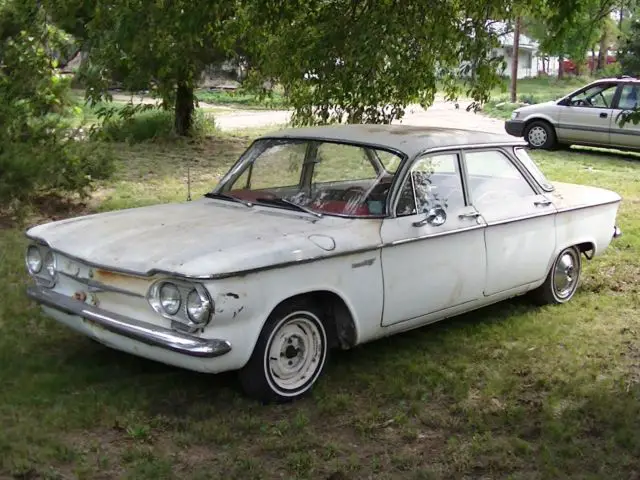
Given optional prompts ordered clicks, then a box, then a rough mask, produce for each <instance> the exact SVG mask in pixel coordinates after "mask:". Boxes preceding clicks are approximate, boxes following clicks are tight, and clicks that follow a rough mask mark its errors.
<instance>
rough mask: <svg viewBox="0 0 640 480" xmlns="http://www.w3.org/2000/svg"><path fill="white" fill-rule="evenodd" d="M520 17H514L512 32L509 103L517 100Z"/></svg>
mask: <svg viewBox="0 0 640 480" xmlns="http://www.w3.org/2000/svg"><path fill="white" fill-rule="evenodd" d="M519 54H520V16H518V17H516V26H515V28H514V30H513V53H512V54H511V103H516V100H517V99H518V90H517V89H518V57H519V56H520V55H519Z"/></svg>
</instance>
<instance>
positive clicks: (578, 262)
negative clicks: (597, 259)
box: [531, 246, 582, 305]
mask: <svg viewBox="0 0 640 480" xmlns="http://www.w3.org/2000/svg"><path fill="white" fill-rule="evenodd" d="M581 273H582V257H581V256H580V250H578V248H577V247H575V246H574V247H569V248H565V249H564V250H562V251H561V252H560V254H559V255H558V256H557V257H556V260H555V261H554V262H553V265H552V266H551V270H550V271H549V274H548V275H547V278H546V279H545V281H544V283H543V284H542V285H540V287H538V288H537V289H535V290H534V291H533V292H531V293H532V295H533V297H534V299H535V300H536V301H537V303H539V304H540V305H549V304H559V303H566V302H568V301H569V300H571V298H572V297H573V295H574V294H575V293H576V290H577V289H578V283H579V281H580V274H581Z"/></svg>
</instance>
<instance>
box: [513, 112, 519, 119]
mask: <svg viewBox="0 0 640 480" xmlns="http://www.w3.org/2000/svg"><path fill="white" fill-rule="evenodd" d="M519 115H520V112H511V120H515V119H516V118H518V116H519Z"/></svg>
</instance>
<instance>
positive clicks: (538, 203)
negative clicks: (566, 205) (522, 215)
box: [533, 200, 552, 207]
mask: <svg viewBox="0 0 640 480" xmlns="http://www.w3.org/2000/svg"><path fill="white" fill-rule="evenodd" d="M551 203H552V202H551V200H537V201H535V202H533V204H534V205H535V206H536V207H546V206H547V205H551Z"/></svg>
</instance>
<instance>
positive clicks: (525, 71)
mask: <svg viewBox="0 0 640 480" xmlns="http://www.w3.org/2000/svg"><path fill="white" fill-rule="evenodd" d="M513 39H514V35H513V32H509V33H505V34H503V35H501V36H500V39H499V40H500V47H498V48H494V49H493V52H492V54H493V56H502V57H504V59H505V62H506V68H505V70H504V71H503V72H500V73H502V74H503V75H504V76H506V77H511V70H512V68H513V67H512V66H513V60H514V57H515V55H514V52H513ZM537 53H538V43H537V42H535V41H534V40H532V39H531V38H529V37H527V36H526V35H523V34H520V42H519V45H518V78H526V77H535V76H537V75H538V70H539V68H538V67H539V66H540V67H541V60H539V59H538V57H537ZM538 64H540V65H538Z"/></svg>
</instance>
